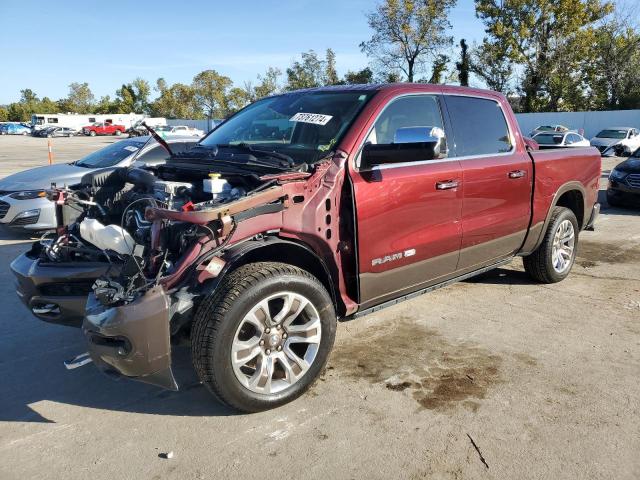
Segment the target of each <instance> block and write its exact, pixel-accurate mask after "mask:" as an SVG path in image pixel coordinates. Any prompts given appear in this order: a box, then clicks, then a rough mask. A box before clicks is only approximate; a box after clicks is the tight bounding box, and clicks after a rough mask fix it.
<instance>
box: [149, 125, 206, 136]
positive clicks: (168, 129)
mask: <svg viewBox="0 0 640 480" xmlns="http://www.w3.org/2000/svg"><path fill="white" fill-rule="evenodd" d="M154 130H155V131H156V133H157V134H158V135H160V136H161V137H163V138H164V137H171V136H177V135H179V136H181V137H185V136H186V137H202V136H203V135H204V132H203V131H202V130H200V129H198V128H191V127H187V126H186V125H164V126H162V127H158V128H156V129H154Z"/></svg>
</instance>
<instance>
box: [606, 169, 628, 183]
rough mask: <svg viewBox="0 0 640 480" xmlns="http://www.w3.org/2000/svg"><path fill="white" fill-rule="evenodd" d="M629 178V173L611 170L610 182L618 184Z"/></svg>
mask: <svg viewBox="0 0 640 480" xmlns="http://www.w3.org/2000/svg"><path fill="white" fill-rule="evenodd" d="M626 176H627V172H621V171H620V170H616V169H615V168H614V169H613V170H611V173H610V174H609V180H614V181H616V182H621V181H623V180H624V178H625V177H626Z"/></svg>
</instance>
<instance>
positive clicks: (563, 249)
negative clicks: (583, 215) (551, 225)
mask: <svg viewBox="0 0 640 480" xmlns="http://www.w3.org/2000/svg"><path fill="white" fill-rule="evenodd" d="M575 243H576V234H575V230H574V229H573V223H571V222H570V221H569V220H563V221H562V222H561V223H560V225H558V228H557V229H556V233H555V235H554V237H553V248H552V250H551V263H552V264H553V269H554V270H555V271H556V272H558V273H564V272H565V271H567V269H569V268H570V267H571V262H572V260H573V250H574V248H575Z"/></svg>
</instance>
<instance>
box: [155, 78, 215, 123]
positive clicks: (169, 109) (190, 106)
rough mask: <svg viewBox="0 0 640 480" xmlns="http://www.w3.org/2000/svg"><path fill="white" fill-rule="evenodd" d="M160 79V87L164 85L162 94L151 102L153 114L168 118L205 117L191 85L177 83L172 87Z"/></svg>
mask: <svg viewBox="0 0 640 480" xmlns="http://www.w3.org/2000/svg"><path fill="white" fill-rule="evenodd" d="M160 80H162V79H159V80H158V87H160V86H161V87H162V90H161V91H160V95H159V96H158V98H157V99H156V100H155V101H154V102H153V103H152V104H151V109H150V110H151V115H153V116H154V117H167V118H193V119H201V118H203V117H204V115H203V114H202V110H201V109H200V108H199V105H198V103H197V102H196V98H195V91H194V89H193V87H192V86H191V85H185V84H183V83H175V84H173V85H171V86H170V87H169V86H168V85H167V84H166V82H164V81H162V82H161V81H160Z"/></svg>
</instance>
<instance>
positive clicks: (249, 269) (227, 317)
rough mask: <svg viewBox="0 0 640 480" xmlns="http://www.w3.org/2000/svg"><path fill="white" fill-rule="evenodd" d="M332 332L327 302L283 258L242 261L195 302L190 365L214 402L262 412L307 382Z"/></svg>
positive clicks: (309, 279)
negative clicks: (270, 261)
mask: <svg viewBox="0 0 640 480" xmlns="http://www.w3.org/2000/svg"><path fill="white" fill-rule="evenodd" d="M335 331H336V317H335V313H334V309H333V303H332V301H331V298H330V297H329V294H328V293H327V291H326V289H325V288H324V287H323V286H322V284H321V283H320V282H319V281H318V280H317V279H316V278H315V277H313V276H312V275H310V274H309V273H307V272H305V271H304V270H301V269H299V268H297V267H293V266H291V265H287V264H283V263H254V264H249V265H246V266H243V267H240V268H239V269H238V270H236V271H234V272H232V273H231V274H229V275H228V276H227V277H225V278H224V279H223V280H222V284H221V285H220V286H219V287H218V288H217V290H216V291H215V292H214V293H213V294H212V295H211V296H210V297H209V298H207V299H205V300H204V301H203V303H202V304H201V305H200V307H199V309H198V311H197V313H196V317H195V319H194V325H193V329H192V341H191V345H192V347H191V348H192V357H193V363H194V366H195V369H196V372H197V373H198V376H199V377H200V379H201V380H202V382H203V383H204V384H205V385H206V386H207V387H208V388H209V390H210V391H211V392H212V393H213V394H214V395H215V396H216V397H218V398H219V399H220V400H221V401H222V402H224V403H226V404H228V405H230V406H232V407H234V408H236V409H238V410H241V411H245V412H257V411H261V410H266V409H269V408H274V407H277V406H279V405H282V404H284V403H287V402H290V401H292V400H294V399H295V398H297V397H299V396H300V395H302V394H303V393H304V392H305V391H306V390H307V389H308V388H309V387H310V386H311V385H312V384H313V382H314V381H315V380H316V378H317V377H318V376H319V374H320V372H321V371H322V369H323V368H324V365H325V364H326V361H327V358H328V356H329V352H330V351H331V348H332V347H333V341H334V338H335Z"/></svg>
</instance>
